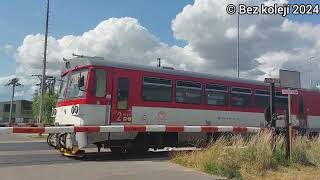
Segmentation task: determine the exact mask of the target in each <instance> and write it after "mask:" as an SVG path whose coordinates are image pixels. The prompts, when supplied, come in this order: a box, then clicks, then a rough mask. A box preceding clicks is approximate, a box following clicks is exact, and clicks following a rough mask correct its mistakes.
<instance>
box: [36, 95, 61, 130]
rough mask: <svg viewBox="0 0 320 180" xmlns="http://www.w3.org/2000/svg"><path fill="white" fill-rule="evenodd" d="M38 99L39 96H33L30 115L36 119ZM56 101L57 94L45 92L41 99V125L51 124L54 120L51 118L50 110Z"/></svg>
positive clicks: (37, 115)
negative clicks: (42, 106) (42, 109)
mask: <svg viewBox="0 0 320 180" xmlns="http://www.w3.org/2000/svg"><path fill="white" fill-rule="evenodd" d="M40 98H41V96H40V95H35V96H34V98H33V103H32V114H33V116H34V117H36V118H38V117H39V108H40V107H39V106H40ZM57 100H58V95H57V94H51V93H49V92H46V93H45V94H44V99H43V105H44V111H43V113H42V118H41V119H42V123H48V124H51V123H53V120H54V118H52V117H51V114H52V108H54V107H55V106H56V103H57Z"/></svg>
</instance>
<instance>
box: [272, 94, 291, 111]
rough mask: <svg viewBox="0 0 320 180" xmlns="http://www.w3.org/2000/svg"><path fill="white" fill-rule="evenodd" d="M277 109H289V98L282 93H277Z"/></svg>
mask: <svg viewBox="0 0 320 180" xmlns="http://www.w3.org/2000/svg"><path fill="white" fill-rule="evenodd" d="M275 99H276V101H275V104H276V108H281V109H287V108H288V96H287V95H285V94H282V93H281V92H276V98H275Z"/></svg>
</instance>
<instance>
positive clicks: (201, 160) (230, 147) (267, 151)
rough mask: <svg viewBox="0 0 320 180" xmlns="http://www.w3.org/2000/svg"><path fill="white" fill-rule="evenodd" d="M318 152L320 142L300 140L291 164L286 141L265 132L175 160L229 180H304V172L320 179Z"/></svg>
mask: <svg viewBox="0 0 320 180" xmlns="http://www.w3.org/2000/svg"><path fill="white" fill-rule="evenodd" d="M319 152H320V140H319V139H312V140H309V139H307V138H304V137H298V138H296V139H295V140H294V144H293V156H292V160H291V161H287V160H286V158H285V141H284V138H283V137H282V136H274V135H273V134H272V133H271V132H263V133H260V134H258V135H255V136H253V137H251V138H249V139H244V138H242V137H240V136H234V137H222V138H220V139H218V140H217V141H216V142H215V143H212V144H211V145H210V146H209V147H208V148H206V149H205V150H204V151H197V152H191V153H177V154H174V155H173V159H172V160H173V161H174V162H176V163H178V164H181V165H184V166H187V167H191V168H194V169H198V170H201V171H204V172H207V173H210V174H215V175H220V176H225V177H227V178H229V179H265V178H267V179H270V178H274V179H283V178H282V176H283V177H286V178H285V179H290V177H292V178H296V179H297V178H298V179H304V177H303V176H304V175H301V174H305V172H306V174H307V172H309V175H306V178H307V179H308V177H310V178H311V177H312V178H311V179H314V177H317V178H320V175H317V174H318V173H319V172H320V153H319ZM301 169H306V171H305V170H303V171H301ZM315 171H316V172H318V173H316V172H315ZM286 172H288V173H286ZM292 174H296V175H292ZM319 174H320V173H319ZM316 175H317V176H316ZM300 177H301V178H300Z"/></svg>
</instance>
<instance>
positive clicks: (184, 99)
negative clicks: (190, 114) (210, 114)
mask: <svg viewBox="0 0 320 180" xmlns="http://www.w3.org/2000/svg"><path fill="white" fill-rule="evenodd" d="M201 88H202V86H201V83H197V82H190V81H177V84H176V102H179V103H189V104H201V97H202V92H201V91H202V90H201Z"/></svg>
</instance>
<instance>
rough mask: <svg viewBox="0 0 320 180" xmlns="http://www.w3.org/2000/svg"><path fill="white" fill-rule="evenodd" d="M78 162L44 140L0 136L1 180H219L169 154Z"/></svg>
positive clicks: (105, 155)
mask: <svg viewBox="0 0 320 180" xmlns="http://www.w3.org/2000/svg"><path fill="white" fill-rule="evenodd" d="M88 151H89V153H88V155H87V156H86V157H85V158H84V159H81V160H79V159H78V160H77V159H73V158H67V157H64V156H62V155H61V154H60V153H58V152H57V151H56V150H52V149H50V148H49V147H48V145H47V144H46V142H44V141H43V140H36V139H32V138H30V137H27V136H24V135H8V134H0V179H1V180H22V179H23V180H24V179H26V180H28V179H32V180H47V179H48V180H51V179H52V180H60V179H77V180H102V179H103V180H106V179H108V180H118V179H119V180H126V179H130V180H144V179H152V180H163V179H165V180H171V179H172V180H178V179H183V180H195V179H196V180H213V179H221V178H218V177H214V176H210V175H207V174H204V173H201V172H197V171H194V170H191V169H187V168H184V167H181V166H179V165H176V164H173V163H171V162H170V161H169V159H170V157H169V153H168V152H150V153H148V154H146V155H134V156H129V155H128V156H122V157H114V156H113V155H112V154H111V153H110V152H109V151H108V150H105V151H104V152H101V153H97V152H95V151H96V150H95V149H88Z"/></svg>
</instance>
